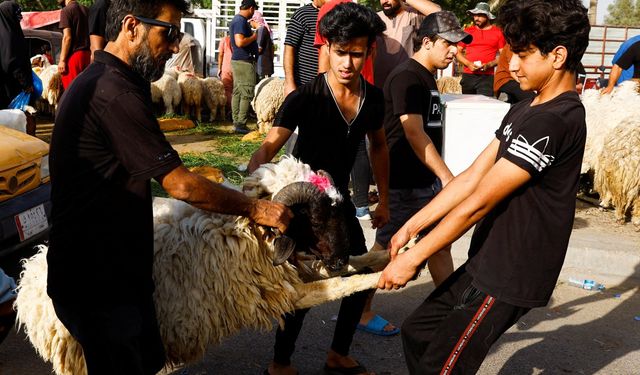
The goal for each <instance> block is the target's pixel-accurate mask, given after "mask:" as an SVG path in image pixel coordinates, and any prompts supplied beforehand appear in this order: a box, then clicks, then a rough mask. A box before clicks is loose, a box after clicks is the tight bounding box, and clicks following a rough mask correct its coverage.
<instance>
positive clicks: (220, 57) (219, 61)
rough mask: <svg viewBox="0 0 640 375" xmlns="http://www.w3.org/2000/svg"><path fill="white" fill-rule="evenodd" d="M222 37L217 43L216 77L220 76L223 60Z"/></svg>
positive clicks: (223, 42)
mask: <svg viewBox="0 0 640 375" xmlns="http://www.w3.org/2000/svg"><path fill="white" fill-rule="evenodd" d="M224 44H225V41H224V38H222V39H220V43H218V78H220V77H222V62H223V61H224Z"/></svg>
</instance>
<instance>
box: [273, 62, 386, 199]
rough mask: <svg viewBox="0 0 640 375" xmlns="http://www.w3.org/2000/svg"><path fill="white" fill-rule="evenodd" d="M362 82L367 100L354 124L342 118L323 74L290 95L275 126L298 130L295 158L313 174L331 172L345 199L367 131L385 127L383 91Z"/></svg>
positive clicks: (363, 101)
mask: <svg viewBox="0 0 640 375" xmlns="http://www.w3.org/2000/svg"><path fill="white" fill-rule="evenodd" d="M360 81H361V82H363V86H362V87H363V89H364V98H363V100H362V101H361V107H360V110H359V112H358V114H357V116H356V117H355V119H353V121H352V122H351V124H348V123H347V122H346V120H345V119H344V117H343V116H342V113H341V112H340V110H339V108H338V105H337V104H336V101H335V100H334V98H333V94H332V92H331V90H330V88H329V85H328V84H327V82H326V79H325V75H324V74H320V75H318V76H316V78H315V79H314V80H312V81H311V82H309V83H307V84H305V85H303V86H301V87H299V88H298V89H297V90H296V91H293V92H292V93H291V94H289V95H288V96H287V98H286V99H285V101H284V103H283V104H282V107H280V110H279V111H278V114H277V116H276V119H275V122H274V123H275V126H280V127H284V128H287V129H289V130H291V131H293V130H295V128H296V127H298V139H297V141H296V145H295V147H294V149H293V152H292V154H293V156H295V157H297V158H299V159H300V160H302V161H303V162H305V163H307V164H309V166H311V168H312V169H313V170H318V169H322V170H325V171H327V172H329V174H330V175H331V177H333V180H334V182H335V184H336V186H337V187H338V189H339V190H340V192H341V193H342V194H343V195H344V196H345V197H348V196H349V191H348V185H349V173H350V171H351V168H352V166H353V162H354V161H355V157H356V151H357V150H358V145H359V144H360V142H361V141H362V140H363V139H364V137H365V135H366V133H367V132H368V131H372V130H377V129H380V128H381V127H382V117H383V108H384V107H383V103H384V101H383V100H384V99H383V97H382V91H381V90H380V89H379V88H377V87H375V86H373V85H371V84H369V83H368V82H366V81H365V80H364V79H363V78H362V76H361V77H360Z"/></svg>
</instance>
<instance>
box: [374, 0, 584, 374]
mask: <svg viewBox="0 0 640 375" xmlns="http://www.w3.org/2000/svg"><path fill="white" fill-rule="evenodd" d="M498 22H499V24H501V25H502V26H503V30H504V34H505V37H506V39H507V42H508V43H509V45H510V46H511V48H512V50H513V52H514V56H513V57H512V59H511V64H510V70H511V71H513V72H514V73H515V74H516V75H517V76H518V80H519V82H520V87H521V88H522V89H523V90H528V91H535V92H536V93H537V95H536V96H535V97H534V98H532V99H527V100H523V101H521V102H519V103H517V104H515V105H514V106H513V107H511V110H510V111H509V112H508V113H507V115H506V116H505V118H504V119H503V121H502V124H501V126H500V127H499V128H498V130H497V131H496V139H494V140H493V141H492V142H491V143H490V144H489V145H488V147H487V148H486V149H485V150H484V151H483V152H482V154H480V156H479V157H478V158H477V159H476V160H475V162H474V163H473V164H472V165H471V167H469V168H468V169H467V170H466V171H464V172H463V173H461V174H460V175H459V176H457V177H456V178H454V179H453V180H452V181H451V182H450V183H449V184H448V185H447V186H446V188H445V189H443V191H442V192H441V193H440V194H438V196H436V197H435V198H434V199H433V200H432V201H431V203H429V204H428V205H427V206H426V207H424V208H423V209H422V210H421V211H420V212H418V213H417V214H416V215H415V216H413V217H412V218H411V219H410V220H409V221H407V223H406V224H405V225H404V226H403V227H402V228H400V230H399V231H398V232H397V233H396V234H395V235H394V236H393V238H392V239H391V246H390V251H391V259H392V261H391V262H390V263H389V265H388V266H387V267H386V269H385V270H384V271H383V274H382V276H381V277H380V281H379V283H378V287H380V288H384V289H397V288H400V287H403V286H404V285H406V283H407V281H408V280H410V279H411V278H412V277H414V276H415V275H416V273H418V272H419V271H420V265H421V264H422V263H423V262H424V261H425V260H427V259H429V258H430V257H431V256H432V255H433V254H435V253H437V252H438V251H439V250H440V249H442V248H445V247H446V246H448V245H450V244H451V243H452V242H453V241H455V240H456V239H458V238H459V237H460V236H462V235H463V234H464V233H465V232H466V231H467V230H468V229H469V228H471V227H472V226H473V225H475V231H474V234H473V237H472V240H471V245H470V249H469V258H468V260H467V262H466V263H465V264H464V265H462V266H461V267H460V268H458V269H457V270H456V271H455V272H454V273H453V274H452V275H451V276H449V278H447V280H445V281H444V283H442V284H441V285H440V286H438V287H437V288H436V289H435V290H434V291H433V292H432V293H431V295H429V296H428V297H427V299H426V300H425V301H424V302H423V303H422V305H420V306H419V307H418V308H417V309H416V310H415V311H414V312H413V313H412V314H411V315H410V316H409V318H407V320H406V321H405V322H404V324H403V326H402V331H401V332H402V339H403V344H404V351H405V358H406V361H407V366H408V367H409V372H410V373H411V374H421V375H422V374H434V373H439V374H473V373H475V372H476V371H477V370H478V368H479V367H480V365H481V364H482V361H483V360H484V358H485V356H486V354H487V353H488V351H489V349H490V348H491V345H493V343H494V342H495V341H496V340H498V338H499V337H500V336H501V335H502V334H503V333H504V332H505V331H506V330H507V329H509V327H511V326H512V325H513V324H515V323H516V322H517V321H518V319H520V318H521V317H522V316H523V315H524V314H526V313H527V312H528V311H529V310H530V309H531V308H534V307H540V306H545V305H546V304H547V303H548V302H549V299H550V297H551V294H552V292H553V289H554V287H555V284H556V282H557V280H558V275H559V274H560V270H561V268H562V264H563V262H564V257H565V254H566V251H567V245H568V242H569V236H570V234H571V229H572V224H573V218H574V214H575V200H576V198H575V197H576V192H577V187H578V179H579V175H580V166H581V162H582V154H583V152H584V144H585V138H586V126H585V111H584V107H583V106H582V104H581V102H580V99H579V97H578V94H577V93H576V92H575V72H576V69H577V67H578V65H579V63H580V59H581V58H582V55H583V54H584V51H585V50H586V47H587V45H588V43H589V30H590V26H589V20H588V17H587V9H586V8H585V7H584V6H583V5H582V2H581V1H580V0H530V1H527V2H524V1H520V0H508V1H507V2H506V3H505V4H504V5H503V6H502V7H501V8H500V14H499V15H498ZM438 220H441V221H439V223H438ZM434 223H438V224H437V225H436V227H435V228H434V229H432V230H431V231H430V232H429V234H427V235H426V236H425V237H424V238H422V239H421V240H420V241H419V242H418V243H417V244H416V245H415V246H414V247H413V248H411V249H410V250H409V251H406V252H404V253H402V254H398V250H399V249H400V248H402V247H403V246H404V245H405V244H406V243H407V242H408V241H409V239H410V238H412V237H413V236H415V235H416V234H417V233H419V232H420V231H421V230H422V229H424V228H427V227H429V226H430V225H432V224H434Z"/></svg>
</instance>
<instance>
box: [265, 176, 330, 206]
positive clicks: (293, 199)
mask: <svg viewBox="0 0 640 375" xmlns="http://www.w3.org/2000/svg"><path fill="white" fill-rule="evenodd" d="M320 195H321V192H320V189H318V188H317V187H316V186H315V185H314V184H312V183H311V182H306V181H299V182H294V183H291V184H289V185H287V186H285V187H283V188H282V189H281V190H280V191H279V192H277V193H276V195H275V196H274V197H273V199H272V200H273V201H274V202H279V203H282V204H284V205H285V206H292V205H294V204H297V203H304V202H309V201H311V200H312V199H317V198H319V197H320Z"/></svg>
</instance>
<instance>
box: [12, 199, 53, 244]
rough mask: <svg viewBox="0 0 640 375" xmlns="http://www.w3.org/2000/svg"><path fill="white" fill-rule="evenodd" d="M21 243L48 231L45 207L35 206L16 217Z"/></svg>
mask: <svg viewBox="0 0 640 375" xmlns="http://www.w3.org/2000/svg"><path fill="white" fill-rule="evenodd" d="M15 220H16V227H17V228H18V234H19V235H20V241H24V240H27V239H29V238H31V237H33V236H35V235H36V234H38V233H40V232H42V231H43V230H45V229H47V227H48V226H49V222H48V221H47V214H46V212H45V211H44V205H43V204H41V205H39V206H35V207H33V208H31V209H28V210H26V211H24V212H22V213H19V214H17V215H16V216H15Z"/></svg>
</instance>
